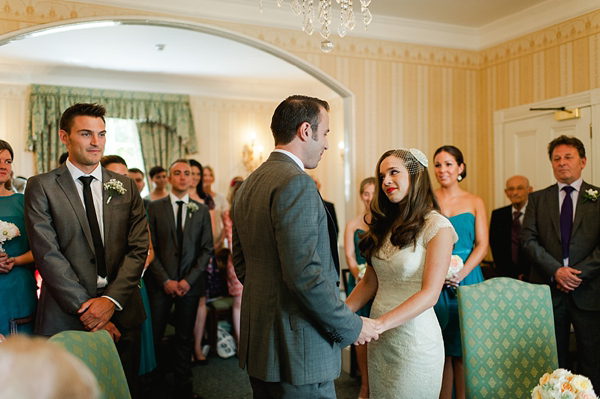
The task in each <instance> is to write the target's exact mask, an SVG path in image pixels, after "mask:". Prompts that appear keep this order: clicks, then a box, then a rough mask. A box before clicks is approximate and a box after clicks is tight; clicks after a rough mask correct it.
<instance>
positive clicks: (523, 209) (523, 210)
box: [511, 201, 529, 215]
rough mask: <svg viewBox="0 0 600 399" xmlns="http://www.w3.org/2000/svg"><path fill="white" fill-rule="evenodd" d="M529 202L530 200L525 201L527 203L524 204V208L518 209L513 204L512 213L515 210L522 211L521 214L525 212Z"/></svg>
mask: <svg viewBox="0 0 600 399" xmlns="http://www.w3.org/2000/svg"><path fill="white" fill-rule="evenodd" d="M528 203H529V201H527V202H525V205H523V208H521V209H517V208H515V207H514V205H513V206H512V208H511V209H512V213H513V214H514V213H515V212H521V215H524V214H525V209H527V204H528Z"/></svg>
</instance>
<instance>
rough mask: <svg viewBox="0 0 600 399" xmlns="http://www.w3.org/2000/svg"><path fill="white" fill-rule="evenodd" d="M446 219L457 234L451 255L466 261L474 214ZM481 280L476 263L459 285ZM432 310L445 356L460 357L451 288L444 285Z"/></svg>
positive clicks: (473, 231) (456, 316) (472, 238)
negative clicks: (439, 329)
mask: <svg viewBox="0 0 600 399" xmlns="http://www.w3.org/2000/svg"><path fill="white" fill-rule="evenodd" d="M448 219H449V220H450V223H452V226H454V230H456V234H458V242H457V243H456V244H455V245H454V250H453V251H452V255H458V256H460V257H461V259H462V260H463V262H466V261H467V258H468V257H469V255H471V252H472V251H473V246H474V245H475V215H473V214H472V213H460V214H458V215H455V216H452V217H450V218H448ZM482 281H483V274H482V273H481V267H480V266H479V265H477V266H476V267H475V268H474V269H473V270H471V273H469V274H468V275H467V276H466V277H465V278H464V279H463V280H462V281H461V282H460V285H471V284H477V283H480V282H482ZM434 310H435V313H436V315H437V317H438V321H439V323H440V327H441V328H442V335H443V336H444V348H445V350H446V356H455V357H461V356H462V347H461V343H460V327H459V321H458V302H457V300H456V294H455V291H454V289H453V288H449V287H446V286H444V288H443V289H442V292H441V294H440V298H439V299H438V302H437V304H436V305H435V306H434Z"/></svg>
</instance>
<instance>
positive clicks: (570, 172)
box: [521, 136, 600, 391]
mask: <svg viewBox="0 0 600 399" xmlns="http://www.w3.org/2000/svg"><path fill="white" fill-rule="evenodd" d="M548 156H549V157H550V162H551V164H552V170H553V172H554V178H555V179H556V184H553V185H552V186H550V187H547V188H545V189H543V190H540V191H536V192H534V193H532V194H531V195H530V196H529V204H528V205H527V212H525V220H524V221H523V227H522V229H521V242H522V243H523V248H524V249H525V253H526V254H527V255H528V256H529V259H530V260H531V262H532V264H531V274H530V281H531V282H532V283H536V284H548V285H549V286H550V290H551V292H552V304H553V306H552V307H553V310H554V326H555V332H556V348H557V350H558V365H559V366H560V367H562V368H566V367H569V368H570V364H569V359H568V356H569V337H570V333H571V326H573V329H574V330H575V339H576V341H577V354H578V359H577V373H580V374H583V375H585V376H586V377H588V378H589V379H590V380H591V381H592V385H593V386H594V387H595V389H596V391H598V390H599V389H600V362H599V361H598V359H600V334H598V331H599V330H600V295H599V293H600V274H599V272H600V201H599V200H598V198H599V195H598V192H599V191H600V188H598V187H595V186H592V185H591V184H589V183H587V182H585V181H584V180H583V178H582V176H581V174H582V172H583V169H584V168H585V167H586V165H587V158H586V156H585V147H584V145H583V143H582V142H581V140H579V139H578V138H576V137H569V136H559V137H557V138H555V139H554V140H552V141H551V142H550V144H548Z"/></svg>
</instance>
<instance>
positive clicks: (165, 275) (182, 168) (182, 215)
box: [145, 159, 213, 399]
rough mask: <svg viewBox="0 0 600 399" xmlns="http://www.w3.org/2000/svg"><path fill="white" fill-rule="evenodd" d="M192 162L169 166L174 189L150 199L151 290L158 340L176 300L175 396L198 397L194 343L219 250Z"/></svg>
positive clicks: (162, 333) (181, 162) (148, 280)
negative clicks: (208, 273)
mask: <svg viewBox="0 0 600 399" xmlns="http://www.w3.org/2000/svg"><path fill="white" fill-rule="evenodd" d="M191 173H192V172H191V168H190V164H189V162H188V161H187V160H185V159H180V160H177V161H175V162H174V163H173V164H172V165H171V167H170V168H169V178H168V179H169V183H170V184H171V193H170V194H169V195H168V196H167V197H165V198H162V199H160V200H157V201H153V202H151V203H150V204H149V205H148V218H149V220H150V222H149V223H150V231H151V233H152V246H153V247H154V260H153V261H152V263H150V266H149V271H150V273H151V276H149V277H150V278H146V280H145V281H146V282H148V296H149V298H150V309H151V310H152V324H153V326H152V327H153V328H152V330H153V332H154V340H155V342H156V343H158V342H160V340H161V339H162V337H163V335H164V332H165V327H166V325H167V320H168V319H169V314H170V311H171V307H172V306H173V304H175V342H174V346H175V359H174V363H175V364H174V371H175V389H174V396H173V397H174V398H177V399H179V398H181V399H187V398H194V397H197V396H194V393H193V390H192V388H193V387H192V365H191V357H192V348H193V331H194V321H195V320H196V310H197V309H198V301H199V300H200V297H201V296H203V295H205V292H206V285H205V282H204V271H205V270H206V266H207V265H208V261H209V260H210V257H211V255H212V253H213V237H212V230H211V224H210V215H209V213H208V207H206V206H205V205H204V204H201V203H199V202H196V201H194V200H191V199H190V196H189V195H188V188H189V187H190V183H191Z"/></svg>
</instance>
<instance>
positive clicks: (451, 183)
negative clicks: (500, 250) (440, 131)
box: [434, 145, 488, 399]
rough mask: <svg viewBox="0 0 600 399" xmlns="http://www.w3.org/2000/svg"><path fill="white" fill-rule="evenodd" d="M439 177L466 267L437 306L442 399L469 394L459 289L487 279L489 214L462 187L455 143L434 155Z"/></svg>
mask: <svg viewBox="0 0 600 399" xmlns="http://www.w3.org/2000/svg"><path fill="white" fill-rule="evenodd" d="M434 166H435V177H436V179H437V181H438V183H439V184H440V188H439V189H437V190H436V191H435V195H436V198H437V200H438V203H439V204H440V207H441V209H442V213H443V214H444V215H445V216H446V217H448V219H449V220H450V222H451V223H452V226H454V230H455V231H456V233H457V234H458V242H457V243H456V244H455V246H454V250H453V252H452V254H453V255H458V256H460V257H461V259H462V260H463V262H464V267H463V269H462V270H461V271H460V272H458V273H457V274H456V275H455V276H454V277H453V278H451V279H449V280H446V285H445V287H444V289H443V290H442V292H441V294H440V298H439V300H438V302H437V304H436V305H435V307H434V309H435V312H436V315H437V317H438V321H439V323H440V327H441V328H442V334H443V336H444V349H445V354H446V358H445V363H444V377H443V380H442V390H441V393H440V398H442V399H446V398H447V399H450V398H452V391H453V387H454V393H455V397H456V399H462V398H464V397H465V386H464V385H465V384H464V372H463V362H462V347H461V343H460V327H459V321H458V304H457V300H456V295H455V290H456V287H458V286H459V285H470V284H476V283H479V282H481V281H483V274H482V273H481V267H480V266H479V263H480V262H481V261H482V260H483V258H484V256H485V254H486V253H487V250H488V226H487V215H486V212H485V206H484V204H483V200H482V199H481V198H480V197H478V196H476V195H473V194H471V193H469V192H467V191H465V190H463V189H461V188H460V187H459V182H461V181H462V180H463V179H464V178H465V177H466V176H467V170H466V165H465V163H464V159H463V154H462V152H461V151H460V150H459V149H458V148H456V147H454V146H450V145H448V146H443V147H440V148H438V149H437V151H436V152H435V154H434Z"/></svg>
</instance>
